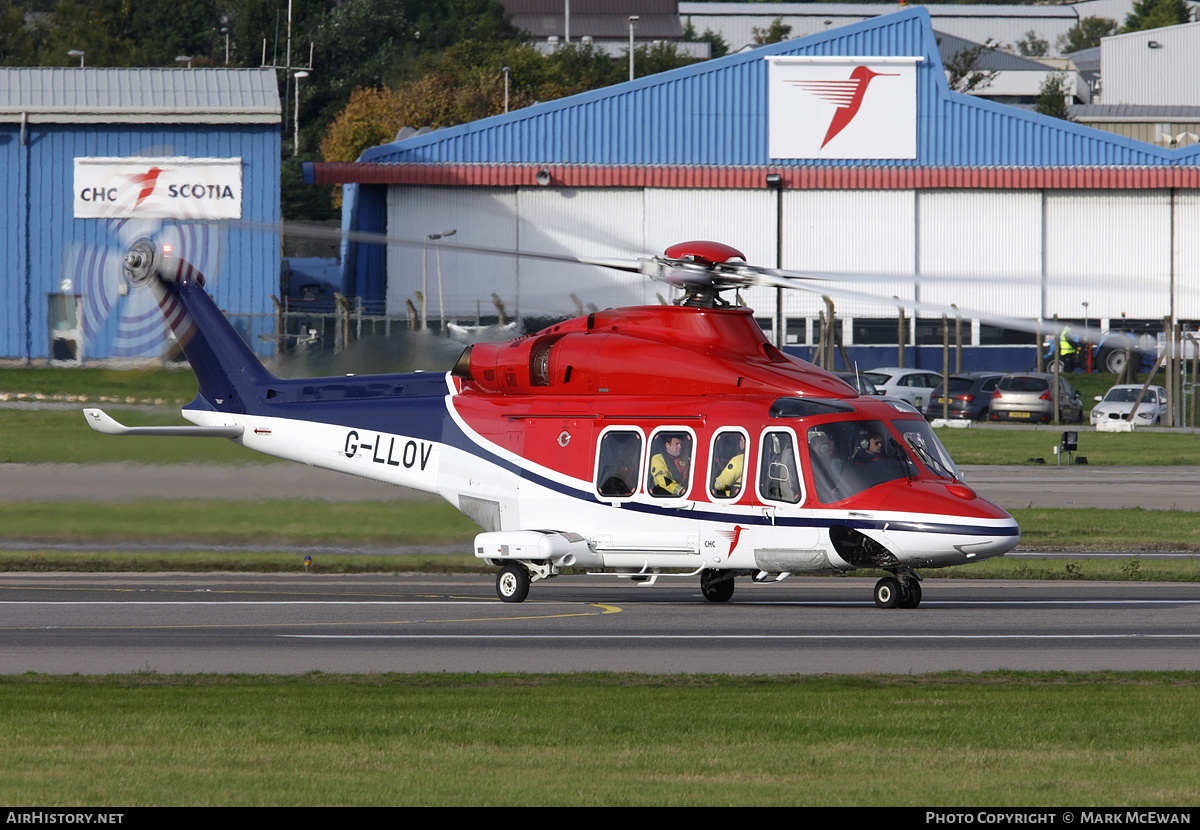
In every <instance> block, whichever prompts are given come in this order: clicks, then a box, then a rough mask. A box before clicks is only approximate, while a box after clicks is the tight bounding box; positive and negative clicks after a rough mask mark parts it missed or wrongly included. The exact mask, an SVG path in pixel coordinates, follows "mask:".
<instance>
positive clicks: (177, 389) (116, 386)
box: [0, 367, 196, 406]
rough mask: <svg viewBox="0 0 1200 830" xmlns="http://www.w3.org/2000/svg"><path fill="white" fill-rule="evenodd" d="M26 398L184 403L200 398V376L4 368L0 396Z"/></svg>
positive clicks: (166, 372)
mask: <svg viewBox="0 0 1200 830" xmlns="http://www.w3.org/2000/svg"><path fill="white" fill-rule="evenodd" d="M4 395H8V396H10V397H14V398H15V396H18V395H24V396H28V398H29V399H35V400H36V399H37V396H41V397H42V399H46V398H50V399H63V398H68V397H71V398H78V397H80V396H82V397H86V398H87V399H88V401H89V402H90V405H93V406H94V405H96V403H98V402H99V401H100V399H101V398H108V399H114V400H119V401H120V402H122V403H135V402H153V401H156V400H162V401H164V402H165V403H166V404H167V405H174V404H184V403H187V402H188V401H190V400H191V399H192V398H194V397H196V376H195V375H193V374H192V372H191V370H190V369H188V368H186V367H183V368H173V369H159V368H148V369H40V368H33V367H29V368H20V369H11V368H0V397H2V396H4Z"/></svg>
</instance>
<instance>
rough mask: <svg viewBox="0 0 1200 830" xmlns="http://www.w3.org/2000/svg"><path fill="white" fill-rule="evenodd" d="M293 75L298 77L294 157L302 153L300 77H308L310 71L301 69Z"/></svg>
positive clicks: (293, 132) (293, 141) (293, 144)
mask: <svg viewBox="0 0 1200 830" xmlns="http://www.w3.org/2000/svg"><path fill="white" fill-rule="evenodd" d="M293 77H294V78H295V79H296V126H295V128H294V129H293V130H292V158H295V157H296V156H298V155H300V79H301V78H307V77H308V73H307V72H305V71H304V70H303V69H301V70H300V71H299V72H297V73H296V74H295V75H293Z"/></svg>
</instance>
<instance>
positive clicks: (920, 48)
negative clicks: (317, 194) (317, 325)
mask: <svg viewBox="0 0 1200 830" xmlns="http://www.w3.org/2000/svg"><path fill="white" fill-rule="evenodd" d="M772 55H855V56H914V55H920V56H923V57H924V60H923V61H922V62H921V63H920V64H919V67H918V73H917V77H918V80H917V84H918V93H917V94H918V121H917V130H918V138H917V158H916V159H912V160H881V161H869V162H864V161H862V160H857V159H852V160H807V159H792V160H788V161H786V162H781V161H778V160H775V161H772V160H771V159H769V158H768V156H767V62H766V61H765V60H763V59H764V58H766V57H769V56H772ZM360 161H364V162H444V163H471V162H477V163H526V164H602V165H606V164H612V165H615V164H629V165H653V164H664V165H666V164H669V165H762V164H768V163H773V164H776V165H779V164H794V165H803V166H811V165H836V166H864V165H872V166H875V165H881V166H916V167H985V166H986V167H992V166H1004V167H1009V166H1020V167H1045V166H1095V165H1136V166H1142V165H1147V166H1161V165H1172V164H1179V165H1189V166H1190V165H1195V164H1197V163H1200V145H1194V146H1192V147H1188V148H1184V149H1180V150H1170V149H1161V148H1156V147H1154V146H1152V145H1149V144H1145V143H1143V142H1139V141H1134V140H1132V139H1126V138H1123V137H1121V136H1116V135H1113V134H1111V133H1106V132H1103V131H1100V130H1095V129H1092V128H1090V127H1084V126H1081V125H1078V124H1071V123H1068V122H1065V121H1060V120H1058V119H1054V118H1048V117H1045V116H1041V115H1038V114H1036V113H1031V112H1027V111H1024V110H1020V109H1017V108H1015V107H1009V106H1005V105H1003V104H994V103H992V102H989V101H985V100H982V99H979V98H975V97H973V96H969V95H961V94H958V93H954V92H951V91H950V89H949V86H948V85H947V83H946V78H945V74H944V71H943V68H942V63H941V58H940V56H939V55H938V49H937V41H936V39H935V36H934V32H933V29H932V26H931V25H930V18H929V14H928V12H927V11H926V10H925V9H922V8H913V9H907V10H904V11H898V12H895V13H893V14H888V15H883V16H882V17H878V18H874V19H872V20H868V21H864V22H862V23H857V24H853V25H850V26H844V27H841V28H838V29H833V30H831V31H829V32H825V33H822V34H819V35H812V36H810V37H806V38H798V39H796V40H790V41H784V42H782V43H777V44H772V45H770V46H764V47H761V48H759V49H755V50H752V51H750V52H746V53H741V54H737V55H729V56H727V57H724V58H718V59H716V60H712V61H707V62H705V63H701V64H698V65H696V66H692V67H688V68H684V69H678V70H674V71H672V72H664V73H662V74H659V75H652V76H649V77H646V78H641V79H638V80H635V81H630V82H628V83H623V84H618V85H616V86H613V87H609V88H606V89H601V90H596V91H594V92H588V93H584V94H582V95H576V96H573V97H571V98H565V99H562V100H559V101H552V102H549V103H546V104H540V105H538V106H534V107H529V108H527V109H523V110H519V111H517V112H513V113H509V114H507V115H498V116H495V117H493V118H487V119H484V120H481V121H476V122H473V123H470V124H463V125H460V126H457V127H451V128H448V129H445V130H438V131H437V132H434V133H431V134H427V135H424V136H419V137H416V138H411V139H407V140H405V141H401V142H395V143H392V144H385V145H383V146H380V147H374V148H372V149H370V150H367V151H366V152H365V153H363V155H362V157H361V158H360Z"/></svg>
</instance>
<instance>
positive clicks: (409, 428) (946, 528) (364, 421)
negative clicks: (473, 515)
mask: <svg viewBox="0 0 1200 830" xmlns="http://www.w3.org/2000/svg"><path fill="white" fill-rule="evenodd" d="M448 390H449V386H448V383H447V378H446V376H445V375H444V374H435V373H429V372H415V373H411V374H400V375H363V376H359V377H336V378H303V379H295V380H285V379H277V381H276V382H272V383H270V384H269V385H268V387H267V388H264V389H262V390H259V391H261V396H256V397H258V398H259V401H260V402H259V403H257V404H256V405H254V406H253V407H252V408H253V412H251V413H250V414H252V415H260V416H265V417H273V418H285V419H291V420H298V421H308V422H313V423H322V424H332V425H336V426H344V427H347V428H353V429H367V430H372V431H378V432H385V433H389V434H392V435H403V436H406V437H409V438H416V439H420V440H425V441H431V442H437V443H441V444H444V445H446V446H449V447H453V448H454V449H458V450H461V451H463V452H465V453H467V454H469V455H473V456H475V457H476V458H478V459H479V460H480V461H481V462H483V463H487V464H493V465H495V466H496V467H499V468H501V469H503V470H506V471H507V472H510V473H512V474H513V475H515V476H518V477H519V478H521V479H523V480H525V481H529V482H531V483H533V484H537V485H539V486H541V487H544V488H546V489H548V490H551V491H553V492H555V493H558V494H560V495H562V496H565V497H567V498H572V499H578V500H580V501H584V502H588V503H591V504H610V502H609V501H608V500H607V499H601V498H600V497H599V496H598V495H597V494H596V493H595V492H594V491H593V490H592V489H591V488H590V487H587V488H580V487H577V486H574V485H570V484H564V483H562V482H560V481H556V480H554V479H552V478H548V477H546V476H544V475H542V474H540V473H537V472H535V471H533V470H530V469H528V468H526V467H522V466H521V465H520V464H518V463H516V462H514V461H510V460H508V459H506V458H502V457H501V456H500V455H498V454H497V453H495V452H492V451H491V450H489V449H487V448H486V447H484V446H481V445H480V444H479V443H478V442H477V441H476V440H474V439H473V438H472V437H471V436H469V435H467V434H466V433H465V432H464V431H463V430H462V428H461V427H460V426H459V425H458V423H457V422H456V421H455V420H454V418H452V417H451V416H450V413H449V412H448V411H447V409H446V395H447V393H448ZM201 402H203V403H204V404H207V403H208V402H205V401H204V399H202V398H197V400H196V401H195V402H193V405H192V406H191V407H189V408H193V409H195V408H205V409H210V408H211V409H217V410H218V411H219V408H218V407H212V406H209V405H203V406H197V405H196V404H199V403H201ZM615 504H616V505H619V509H621V510H631V511H634V512H636V513H643V514H647V515H655V516H664V517H668V516H669V517H673V518H689V519H694V520H696V521H702V522H714V523H718V524H724V525H728V524H744V525H774V526H776V527H780V526H782V527H811V528H829V527H832V526H834V525H840V526H843V527H851V528H855V529H875V530H882V529H883V528H884V527H885V526H886V527H887V529H888V530H893V531H912V532H921V533H944V534H956V535H963V536H1016V535H1019V533H1020V530H1019V529H1017V528H1016V527H987V526H980V525H971V524H963V523H961V521H960V522H953V523H949V522H948V523H944V524H943V523H936V524H931V523H929V522H920V521H895V520H886V521H885V520H875V519H851V518H848V517H844V516H829V517H821V516H819V515H818V516H814V517H811V518H808V517H799V516H783V515H779V514H776V516H775V518H774V521H772V520H770V519H767V518H766V517H764V516H762V515H758V514H756V513H746V514H740V513H733V512H727V511H714V510H709V509H703V508H699V507H698V505H700V504H702V502H695V503H694V504H695V505H697V507H694V508H692V509H686V510H685V509H678V508H674V507H668V506H664V505H657V504H647V503H644V502H633V501H624V502H616V503H615ZM785 507H786V505H785ZM820 512H821V511H819V510H818V511H817V513H818V514H819V513H820Z"/></svg>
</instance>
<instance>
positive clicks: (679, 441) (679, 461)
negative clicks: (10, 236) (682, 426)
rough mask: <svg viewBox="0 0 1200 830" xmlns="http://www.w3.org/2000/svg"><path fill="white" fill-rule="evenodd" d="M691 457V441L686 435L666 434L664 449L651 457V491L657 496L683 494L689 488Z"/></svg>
mask: <svg viewBox="0 0 1200 830" xmlns="http://www.w3.org/2000/svg"><path fill="white" fill-rule="evenodd" d="M685 440H687V444H686V446H685ZM691 459H692V453H691V441H690V440H688V439H687V436H686V435H684V434H681V433H668V434H666V435H664V436H663V437H662V451H661V452H658V453H655V454H654V457H653V458H651V459H650V493H651V494H652V495H655V496H681V495H683V493H684V492H685V491H686V490H687V485H688V472H689V468H690V467H691V463H692V462H691Z"/></svg>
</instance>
